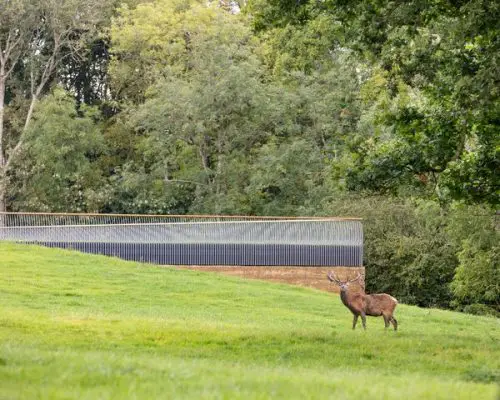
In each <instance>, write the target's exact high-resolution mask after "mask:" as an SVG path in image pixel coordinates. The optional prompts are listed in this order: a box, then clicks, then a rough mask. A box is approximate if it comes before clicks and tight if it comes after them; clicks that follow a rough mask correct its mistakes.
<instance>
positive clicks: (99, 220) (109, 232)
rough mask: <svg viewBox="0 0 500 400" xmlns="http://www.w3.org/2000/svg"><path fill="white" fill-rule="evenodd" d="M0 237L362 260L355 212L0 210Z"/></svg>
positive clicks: (182, 255) (95, 246)
mask: <svg viewBox="0 0 500 400" xmlns="http://www.w3.org/2000/svg"><path fill="white" fill-rule="evenodd" d="M0 240H3V241H13V242H18V243H32V244H40V245H44V246H48V247H58V248H66V249H75V250H79V251H83V252H86V253H92V254H104V255H110V256H117V257H120V258H124V259H127V260H135V261H143V262H151V263H156V264H164V265H265V266H277V265H290V266H294V265H296V266H361V265H362V262H363V229H362V223H361V221H360V220H359V219H356V218H326V217H325V218H323V217H321V218H320V217H317V218H312V217H303V218H290V217H249V216H212V215H210V216H207V215H191V216H185V215H184V216H180V215H164V216H160V215H117V214H48V213H47V214H44V213H0Z"/></svg>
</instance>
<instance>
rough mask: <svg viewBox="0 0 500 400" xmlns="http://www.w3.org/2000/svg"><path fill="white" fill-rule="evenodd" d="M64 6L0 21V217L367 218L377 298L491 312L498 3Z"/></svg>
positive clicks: (368, 260)
mask: <svg viewBox="0 0 500 400" xmlns="http://www.w3.org/2000/svg"><path fill="white" fill-rule="evenodd" d="M63 3H64V7H62V6H61V4H62V3H61V1H60V0H44V1H41V2H39V4H38V5H34V4H32V2H31V1H28V0H15V1H11V2H8V3H6V4H7V5H5V6H2V7H3V9H2V10H0V11H2V12H1V13H0V15H1V16H0V18H1V20H0V211H1V210H3V209H5V208H6V209H9V210H14V211H15V210H24V211H28V210H37V211H41V210H44V211H89V212H90V211H92V212H128V213H227V214H232V213H238V214H260V215H266V214H267V215H269V214H273V215H356V216H361V217H363V218H365V232H366V256H365V264H366V266H367V271H368V275H369V277H368V282H369V289H370V290H372V291H382V290H387V291H391V293H393V294H394V295H396V296H397V297H399V298H401V299H402V300H403V301H405V302H407V303H413V304H418V305H422V306H440V307H454V308H459V309H465V310H468V311H471V312H489V313H498V312H499V311H500V309H499V307H500V288H499V284H498V282H499V274H500V272H499V271H500V266H499V247H498V246H499V245H498V243H500V241H499V235H500V234H499V230H498V214H496V209H497V208H498V205H499V203H500V173H499V172H500V132H499V125H500V124H499V122H500V102H499V98H498V96H499V88H500V82H499V77H500V70H499V68H500V62H499V59H498V55H499V50H500V48H499V39H498V38H499V37H500V35H499V33H500V6H499V5H498V4H497V3H496V2H489V1H486V0H469V1H461V2H452V1H441V0H439V1H438V0H431V1H427V2H418V1H400V2H391V1H388V0H381V1H376V2H375V1H371V0H357V1H349V2H345V1H340V0H327V1H321V2H319V1H313V0H303V1H288V0H272V1H270V0H266V1H263V0H252V1H248V2H246V1H243V2H229V1H226V2H224V1H209V2H206V1H201V0H190V1H185V0H182V1H181V0H153V1H140V0H130V1H127V2H125V3H123V4H122V5H118V4H117V2H116V1H114V0H106V1H101V2H95V1H93V0H92V1H91V0H84V1H80V2H74V1H70V2H68V1H65V2H63ZM237 3H238V4H237ZM238 5H239V6H238ZM240 11H241V12H240ZM75 16H76V17H75ZM21 21H23V23H21ZM21 26H22V27H23V28H22V29H18V28H19V27H21Z"/></svg>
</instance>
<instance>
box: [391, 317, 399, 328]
mask: <svg viewBox="0 0 500 400" xmlns="http://www.w3.org/2000/svg"><path fill="white" fill-rule="evenodd" d="M391 322H392V325H393V326H394V330H395V331H397V330H398V321H396V318H394V317H391Z"/></svg>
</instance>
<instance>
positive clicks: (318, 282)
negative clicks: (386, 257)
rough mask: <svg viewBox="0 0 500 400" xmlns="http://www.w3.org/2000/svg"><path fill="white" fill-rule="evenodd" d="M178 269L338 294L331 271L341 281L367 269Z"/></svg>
mask: <svg viewBox="0 0 500 400" xmlns="http://www.w3.org/2000/svg"><path fill="white" fill-rule="evenodd" d="M177 268H181V269H193V270H199V271H215V272H220V273H222V274H226V275H234V276H240V277H242V278H249V279H261V280H269V281H274V282H281V283H287V284H290V285H298V286H305V287H311V288H315V289H319V290H324V291H327V292H337V293H338V292H339V287H338V286H337V285H335V284H334V283H331V282H330V281H329V280H328V278H327V277H326V274H327V273H328V272H329V271H333V272H334V273H335V275H336V276H337V277H338V278H339V279H340V280H347V279H352V278H354V277H355V276H356V273H358V272H359V273H361V274H364V273H365V267H274V266H273V267H262V266H258V267H254V266H251V267H249V266H232V267H228V266H179V267H177ZM353 288H355V289H356V288H358V289H359V285H358V284H357V282H356V283H353Z"/></svg>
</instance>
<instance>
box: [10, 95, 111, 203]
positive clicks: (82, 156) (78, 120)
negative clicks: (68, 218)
mask: <svg viewBox="0 0 500 400" xmlns="http://www.w3.org/2000/svg"><path fill="white" fill-rule="evenodd" d="M98 121H99V115H98V113H97V111H96V110H95V109H94V108H91V107H87V106H84V105H82V106H81V107H80V109H79V110H78V111H77V110H76V109H75V99H74V98H73V97H72V96H71V95H70V94H68V93H67V92H65V91H64V90H63V89H62V88H60V87H56V88H55V90H54V91H53V93H51V94H50V95H47V96H45V97H44V98H43V99H42V100H40V102H39V103H38V105H37V107H36V109H35V111H34V113H33V117H32V121H31V123H30V125H29V127H28V129H27V131H26V132H25V134H24V138H23V140H24V142H23V147H22V149H21V150H20V153H19V154H20V157H18V158H17V159H15V160H14V161H13V164H12V166H13V168H12V171H11V173H12V176H13V178H14V179H13V183H12V185H11V188H10V193H11V195H12V200H11V202H10V203H11V207H12V208H13V209H15V210H24V211H30V210H34V211H52V212H54V211H56V212H57V211H58V212H82V211H87V212H96V211H99V209H100V208H101V207H102V205H103V204H105V202H106V201H107V196H106V193H107V190H106V185H105V182H104V179H103V176H102V173H101V168H99V159H100V156H101V154H102V153H103V152H104V151H105V147H104V140H103V137H102V135H101V133H100V130H99V125H98Z"/></svg>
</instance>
